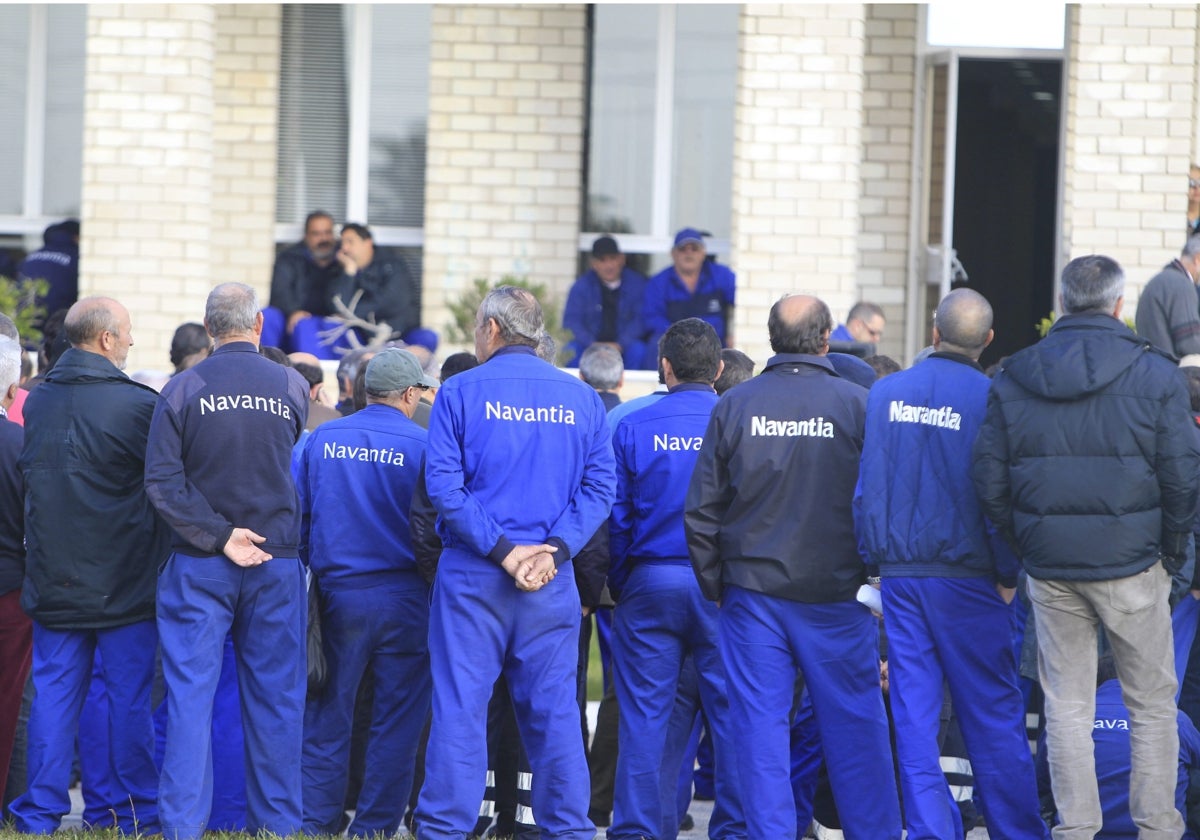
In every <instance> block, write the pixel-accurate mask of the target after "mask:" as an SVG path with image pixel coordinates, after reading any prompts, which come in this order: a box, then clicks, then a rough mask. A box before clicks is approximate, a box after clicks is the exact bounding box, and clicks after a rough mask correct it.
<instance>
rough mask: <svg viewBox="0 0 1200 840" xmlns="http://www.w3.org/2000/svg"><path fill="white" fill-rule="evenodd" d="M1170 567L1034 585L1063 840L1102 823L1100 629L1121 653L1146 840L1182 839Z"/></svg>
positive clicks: (1086, 834)
mask: <svg viewBox="0 0 1200 840" xmlns="http://www.w3.org/2000/svg"><path fill="white" fill-rule="evenodd" d="M1169 591H1170V579H1169V577H1168V575H1167V572H1166V570H1165V569H1163V567H1162V564H1161V563H1155V564H1154V565H1153V566H1151V567H1150V568H1149V569H1146V570H1145V571H1144V572H1141V573H1140V574H1136V575H1133V576H1132V577H1127V578H1119V579H1117V580H1105V581H1086V582H1083V581H1050V580H1037V579H1035V578H1033V577H1030V578H1029V599H1030V601H1032V602H1033V614H1034V620H1035V621H1036V622H1037V637H1038V674H1039V676H1040V678H1041V683H1042V691H1043V692H1044V693H1045V695H1046V741H1047V750H1048V758H1049V763H1050V781H1051V786H1052V787H1053V789H1054V801H1055V803H1056V804H1057V806H1058V814H1059V820H1060V822H1059V825H1058V826H1056V827H1055V829H1054V838H1055V840H1083V838H1087V840H1091V838H1092V837H1094V836H1095V834H1096V832H1098V831H1099V830H1100V826H1101V823H1102V818H1101V808H1100V795H1099V791H1098V789H1097V785H1096V766H1095V759H1094V754H1093V746H1092V726H1093V722H1094V720H1095V714H1096V658H1097V654H1096V648H1097V625H1098V624H1103V626H1104V631H1105V635H1106V636H1107V638H1108V641H1109V643H1110V644H1111V646H1112V650H1113V656H1114V658H1115V660H1116V666H1117V675H1118V677H1119V678H1120V680H1121V692H1122V697H1123V698H1124V700H1125V705H1126V706H1127V707H1128V708H1129V721H1130V744H1131V750H1132V767H1133V769H1132V772H1131V774H1130V780H1129V784H1130V800H1129V802H1130V811H1131V815H1132V817H1133V821H1134V823H1135V824H1136V825H1137V827H1138V832H1139V833H1138V837H1139V838H1140V839H1141V840H1149V839H1150V838H1153V840H1179V838H1180V837H1181V836H1182V835H1183V817H1182V816H1181V815H1180V813H1179V812H1178V811H1177V810H1176V809H1175V781H1176V772H1177V768H1178V762H1179V731H1178V729H1177V728H1176V721H1175V712H1176V707H1175V690H1176V684H1177V682H1176V678H1175V654H1174V648H1173V645H1172V637H1171V614H1170V608H1169V606H1168V604H1167V596H1168V593H1169Z"/></svg>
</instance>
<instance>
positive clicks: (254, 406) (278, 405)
mask: <svg viewBox="0 0 1200 840" xmlns="http://www.w3.org/2000/svg"><path fill="white" fill-rule="evenodd" d="M239 408H241V409H249V410H251V411H262V412H265V413H267V414H274V415H275V416H276V417H282V418H283V419H284V420H291V419H292V409H291V407H289V406H288V404H287V403H285V402H284V401H283V400H281V399H278V398H276V397H259V396H254V395H252V394H233V395H232V396H230V395H226V394H219V395H218V394H209V395H208V396H204V395H201V397H200V415H201V416H204V415H205V414H209V413H212V414H216V413H217V412H218V411H233V410H234V409H239Z"/></svg>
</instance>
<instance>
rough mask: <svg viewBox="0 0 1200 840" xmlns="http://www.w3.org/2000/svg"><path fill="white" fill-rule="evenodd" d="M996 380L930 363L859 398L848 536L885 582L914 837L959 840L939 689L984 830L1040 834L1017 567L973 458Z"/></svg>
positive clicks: (940, 361)
mask: <svg viewBox="0 0 1200 840" xmlns="http://www.w3.org/2000/svg"><path fill="white" fill-rule="evenodd" d="M989 386H990V380H989V379H988V378H987V377H986V376H984V374H983V372H982V371H981V370H980V369H979V367H978V365H976V364H975V363H974V362H973V361H972V360H970V359H968V358H967V357H965V356H960V355H957V354H947V353H934V354H933V355H932V356H931V357H929V358H928V359H926V360H925V361H923V362H921V363H920V364H919V365H916V366H915V367H913V368H910V369H909V370H906V371H901V372H900V373H897V374H893V375H892V376H889V377H887V378H885V379H882V380H880V381H879V382H878V383H877V384H876V385H875V387H874V388H872V389H871V392H870V396H869V398H868V400H867V421H866V436H865V442H864V445H863V455H862V463H861V468H860V470H859V478H858V488H857V490H856V493H855V511H856V526H857V533H858V537H859V543H860V546H861V548H862V552H863V556H864V559H865V561H866V562H867V563H870V564H875V565H878V566H879V569H880V574H881V575H882V577H883V583H882V590H883V593H882V594H883V616H884V622H885V624H886V627H887V632H888V649H889V660H888V665H889V676H890V678H891V699H892V715H893V718H894V720H895V724H896V753H897V756H898V758H899V764H900V783H901V788H902V791H903V798H904V816H905V822H906V824H907V828H908V837H909V838H912V840H950V839H951V838H961V837H962V836H963V829H962V819H961V816H960V813H959V809H958V807H957V804H956V803H955V802H954V799H953V797H952V796H951V794H950V789H949V786H948V785H947V782H946V777H945V774H944V772H943V770H942V768H941V763H940V750H939V747H938V737H937V736H938V727H939V723H940V720H939V719H940V715H941V709H942V699H943V693H942V691H943V682H946V683H948V684H949V687H950V695H951V699H952V701H953V703H954V711H955V715H956V716H957V719H958V723H959V727H960V729H961V731H962V735H963V740H964V742H965V743H966V746H967V752H968V753H969V755H970V759H971V767H972V769H973V771H974V777H975V781H976V788H977V791H978V795H979V801H980V805H981V807H982V809H983V812H984V815H985V817H986V818H987V823H988V827H989V830H991V831H992V832H993V833H995V834H997V836H1001V837H1019V838H1043V837H1047V836H1048V832H1047V830H1046V826H1045V824H1044V823H1043V822H1042V819H1041V817H1040V816H1039V809H1038V800H1037V785H1036V781H1035V778H1034V772H1033V759H1032V756H1031V755H1030V751H1029V748H1028V743H1027V740H1026V735H1025V716H1024V700H1023V698H1022V696H1021V691H1020V687H1019V685H1018V678H1017V663H1016V657H1015V655H1014V652H1013V647H1012V625H1011V614H1012V607H1011V606H1009V605H1008V604H1005V603H1004V601H1003V600H1002V599H1001V598H1000V596H999V595H998V594H997V592H996V582H997V581H1001V582H1003V583H1004V584H1005V585H1007V586H1015V585H1016V575H1017V560H1016V558H1015V557H1014V556H1013V555H1012V552H1011V551H1010V550H1009V549H1008V547H1007V546H1006V545H1005V544H1004V542H1003V541H1002V540H1001V539H1000V538H999V537H998V536H997V535H996V534H995V532H994V530H993V529H991V526H990V525H989V524H988V523H987V522H986V520H985V519H984V516H983V513H982V511H981V510H980V507H979V504H978V502H977V500H976V496H975V492H974V486H973V485H972V483H971V474H970V470H971V464H972V457H971V448H972V446H973V445H974V443H975V438H976V436H977V435H978V430H979V424H980V423H981V422H982V420H983V416H984V412H985V410H986V406H987V394H988V389H989Z"/></svg>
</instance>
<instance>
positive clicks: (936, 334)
mask: <svg viewBox="0 0 1200 840" xmlns="http://www.w3.org/2000/svg"><path fill="white" fill-rule="evenodd" d="M929 338H930V341H929V343H930V344H932V345H933V349H934V350H936V349H937V348H938V345H940V344H941V343H942V333H941V331H940V330H939V329H938V328H937V324H934V325H933V330H932V331H931V332H930V334H929ZM988 341H991V338H989V339H988Z"/></svg>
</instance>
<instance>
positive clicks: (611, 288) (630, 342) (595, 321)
mask: <svg viewBox="0 0 1200 840" xmlns="http://www.w3.org/2000/svg"><path fill="white" fill-rule="evenodd" d="M591 266H592V267H591V268H590V269H589V270H588V271H587V272H586V273H584V274H583V275H582V276H581V277H580V278H579V279H578V280H576V281H575V285H573V286H572V287H571V291H570V293H568V295H567V305H566V308H565V309H564V310H563V326H564V327H566V328H567V329H568V330H570V331H571V335H572V336H573V338H572V339H571V342H570V344H569V345H568V346H569V347H570V348H571V349H572V350H573V351H574V353H575V355H574V356H573V357H572V359H571V362H570V363H569V365H568V367H574V366H577V365H578V364H579V357H580V356H582V355H583V351H584V350H586V349H588V347H590V346H591V345H592V344H594V343H595V342H597V341H603V342H607V343H610V344H616V345H619V347H620V349H621V358H622V360H623V361H624V363H625V367H626V369H628V370H638V369H643V368H645V369H650V368H653V367H654V365H655V363H656V361H657V360H656V359H655V357H654V353H653V351H651V352H647V346H648V345H647V344H646V341H645V339H646V326H645V323H644V322H643V321H642V306H643V301H644V299H645V295H646V278H645V277H644V276H642V274H641V273H640V272H637V271H634V270H633V269H632V268H629V267H628V266H627V265H625V255H624V254H622V253H621V249H620V247H619V246H618V245H617V240H616V239H614V238H613V237H611V236H608V235H605V236H600V237H597V238H596V241H595V242H593V243H592V257H591ZM647 357H649V358H647Z"/></svg>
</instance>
